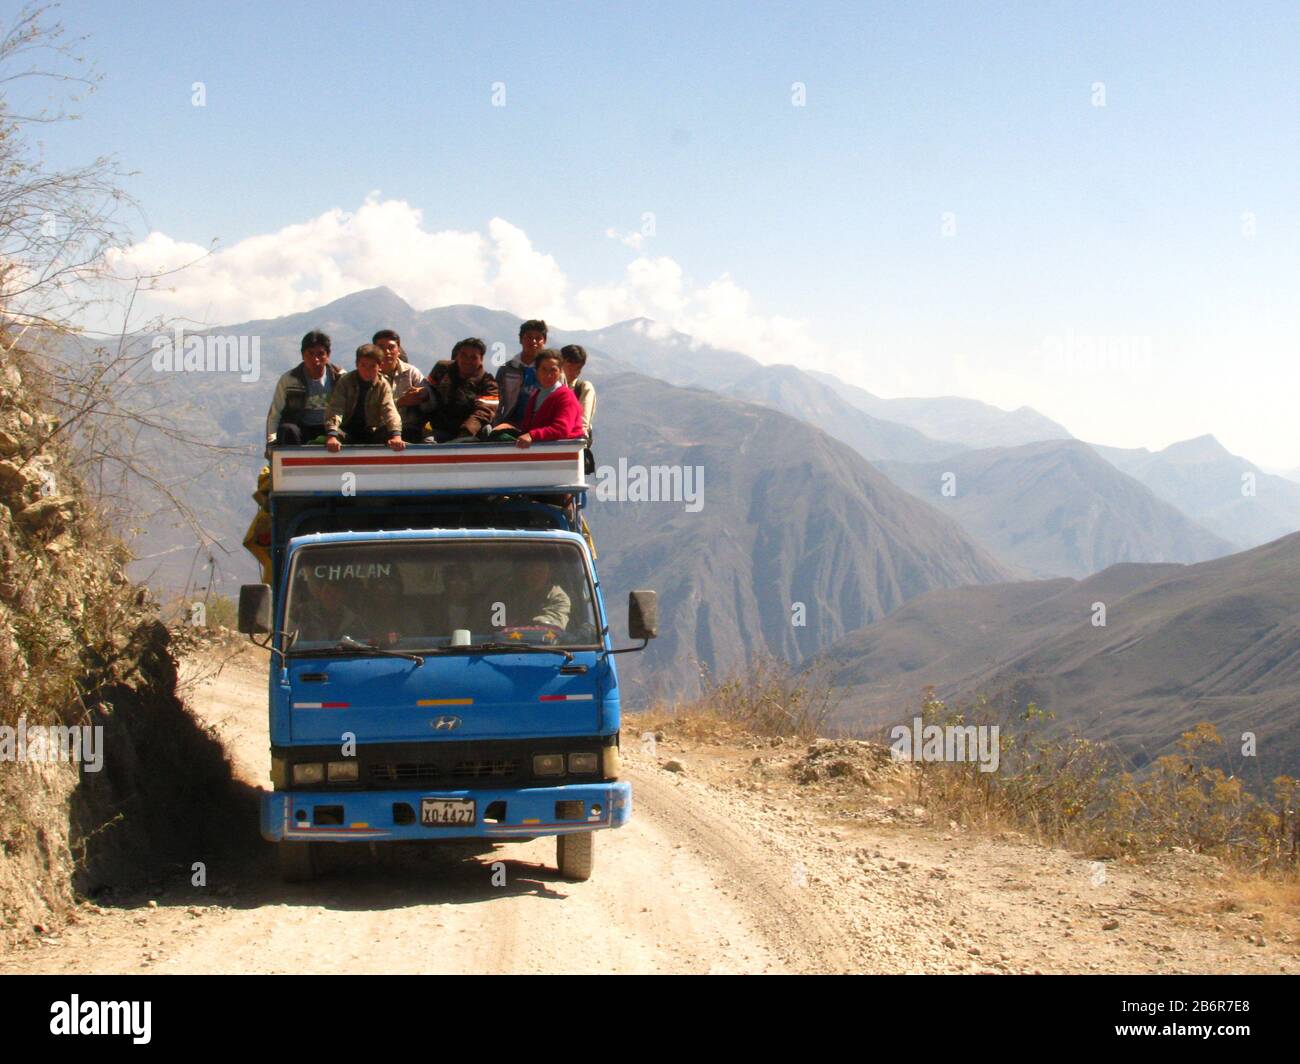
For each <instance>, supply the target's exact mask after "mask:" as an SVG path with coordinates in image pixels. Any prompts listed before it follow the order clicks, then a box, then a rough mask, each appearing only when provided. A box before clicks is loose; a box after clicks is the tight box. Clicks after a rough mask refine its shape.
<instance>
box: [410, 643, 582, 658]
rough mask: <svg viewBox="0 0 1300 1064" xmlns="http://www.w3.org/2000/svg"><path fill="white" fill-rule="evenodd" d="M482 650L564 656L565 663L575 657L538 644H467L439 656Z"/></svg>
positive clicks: (445, 649) (441, 651) (448, 648)
mask: <svg viewBox="0 0 1300 1064" xmlns="http://www.w3.org/2000/svg"><path fill="white" fill-rule="evenodd" d="M480 650H502V651H506V652H508V653H519V654H563V655H564V660H565V661H572V660H573V655H572V654H571V653H570V652H569V651H567V650H565V649H564V648H563V647H544V646H538V645H537V644H536V643H466V644H465V645H464V646H458V647H456V646H445V647H438V648H437V652H438V653H439V654H454V653H457V652H461V651H463V652H469V653H475V652H476V651H480ZM431 653H432V652H431Z"/></svg>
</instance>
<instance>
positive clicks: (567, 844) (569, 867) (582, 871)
mask: <svg viewBox="0 0 1300 1064" xmlns="http://www.w3.org/2000/svg"><path fill="white" fill-rule="evenodd" d="M595 835H596V833H595V832H594V831H577V832H574V833H573V834H572V835H557V836H555V863H556V865H557V866H558V867H559V869H560V875H562V876H563V877H564V878H565V879H573V880H577V881H579V882H581V881H583V880H587V879H590V878H591V862H592V854H593V844H594V843H595V841H596V839H595Z"/></svg>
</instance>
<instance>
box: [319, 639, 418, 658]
mask: <svg viewBox="0 0 1300 1064" xmlns="http://www.w3.org/2000/svg"><path fill="white" fill-rule="evenodd" d="M334 649H335V650H359V651H363V652H364V653H367V654H382V655H383V656H384V657H386V658H405V659H406V660H407V661H413V662H415V664H416V665H423V664H424V658H422V657H420V655H419V654H412V653H411V652H410V651H407V650H386V649H385V648H383V647H372V646H371V645H370V644H369V643H358V642H357V641H356V640H355V639H353V638H352V637H351V636H350V635H345V636H344V637H343V638H342V639H340V640H339V641H338V642H337V643H335V644H334Z"/></svg>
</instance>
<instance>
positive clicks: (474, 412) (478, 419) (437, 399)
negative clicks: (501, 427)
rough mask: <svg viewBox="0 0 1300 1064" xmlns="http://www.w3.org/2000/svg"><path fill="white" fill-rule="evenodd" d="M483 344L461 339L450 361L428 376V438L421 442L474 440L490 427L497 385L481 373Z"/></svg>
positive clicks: (484, 349)
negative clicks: (429, 431)
mask: <svg viewBox="0 0 1300 1064" xmlns="http://www.w3.org/2000/svg"><path fill="white" fill-rule="evenodd" d="M486 352H487V345H486V344H485V343H483V341H482V340H480V339H479V338H478V337H477V336H471V337H469V338H467V339H465V340H461V341H460V342H459V343H458V344H457V345H456V346H455V347H453V348H452V349H451V359H450V360H448V361H445V362H439V363H438V364H437V365H436V366H434V367H433V369H432V370H431V371H430V373H429V386H430V390H431V395H430V400H429V404H428V406H427V407H426V412H427V413H428V417H429V426H430V428H431V430H432V433H433V434H432V435H431V436H429V437H428V438H427V439H426V440H425V441H424V442H425V443H446V442H447V441H448V440H456V439H470V440H472V439H474V438H476V437H477V436H478V434H479V432H480V431H481V430H482V429H484V428H485V427H487V426H489V425H491V424H492V420H493V418H494V417H495V416H496V412H497V401H498V395H497V382H496V381H495V380H493V379H492V378H491V377H490V376H489V375H488V374H487V373H486V372H484V370H483V356H484V354H486Z"/></svg>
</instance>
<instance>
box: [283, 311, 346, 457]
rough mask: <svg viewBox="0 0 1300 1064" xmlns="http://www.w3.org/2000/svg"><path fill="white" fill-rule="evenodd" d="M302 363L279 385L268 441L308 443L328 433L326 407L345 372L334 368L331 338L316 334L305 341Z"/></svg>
mask: <svg viewBox="0 0 1300 1064" xmlns="http://www.w3.org/2000/svg"><path fill="white" fill-rule="evenodd" d="M300 350H301V352H302V362H301V363H300V364H299V365H297V366H294V367H293V369H291V370H289V372H288V373H285V374H284V375H283V376H281V377H280V379H279V380H278V381H277V382H276V385H275V396H274V397H273V398H272V399H271V409H270V411H269V412H268V413H267V415H266V442H267V444H268V446H269V445H270V444H273V443H279V444H299V443H308V442H310V441H311V440H314V439H315V438H316V437H318V436H323V435H324V434H325V408H326V407H327V406H328V405H329V398H330V394H331V393H332V392H333V390H334V385H335V384H336V383H337V381H338V379H339V377H341V376H342V375H343V371H342V370H340V369H339V368H338V367H337V366H332V365H330V338H329V337H328V336H326V335H325V334H324V333H323V332H316V331H314V330H313V331H312V332H309V333H308V334H307V335H306V336H304V337H303V338H302V344H301V347H300Z"/></svg>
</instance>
